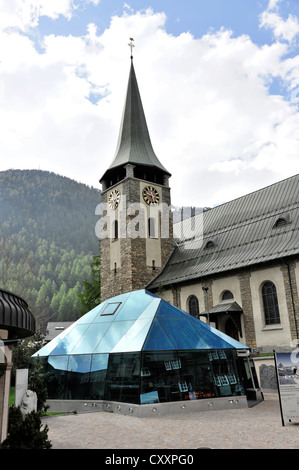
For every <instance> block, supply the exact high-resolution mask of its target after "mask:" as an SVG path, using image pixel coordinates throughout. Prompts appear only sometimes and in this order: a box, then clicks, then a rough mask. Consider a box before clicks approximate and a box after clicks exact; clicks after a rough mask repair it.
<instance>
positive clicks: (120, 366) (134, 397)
mask: <svg viewBox="0 0 299 470" xmlns="http://www.w3.org/2000/svg"><path fill="white" fill-rule="evenodd" d="M139 375H140V353H139V352H138V353H126V354H111V355H110V358H109V366H108V371H107V380H106V394H105V395H106V400H112V401H121V402H125V403H139Z"/></svg>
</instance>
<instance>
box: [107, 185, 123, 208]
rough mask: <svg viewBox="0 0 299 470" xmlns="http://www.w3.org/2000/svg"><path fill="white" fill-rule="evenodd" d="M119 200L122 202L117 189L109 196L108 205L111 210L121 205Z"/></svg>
mask: <svg viewBox="0 0 299 470" xmlns="http://www.w3.org/2000/svg"><path fill="white" fill-rule="evenodd" d="M119 200H120V192H119V191H117V189H114V190H113V191H111V193H110V194H109V198H108V204H109V206H110V207H111V209H116V208H117V206H118V204H119Z"/></svg>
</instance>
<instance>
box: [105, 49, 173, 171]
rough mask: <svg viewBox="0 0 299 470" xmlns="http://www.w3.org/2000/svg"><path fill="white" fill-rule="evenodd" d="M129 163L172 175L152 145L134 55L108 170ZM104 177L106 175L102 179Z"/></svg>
mask: <svg viewBox="0 0 299 470" xmlns="http://www.w3.org/2000/svg"><path fill="white" fill-rule="evenodd" d="M128 163H131V164H133V165H145V166H151V167H154V168H157V169H159V170H162V171H163V172H164V173H166V174H167V175H170V173H169V172H168V171H167V170H166V169H165V168H164V166H163V165H162V164H161V162H160V161H159V159H158V157H157V156H156V154H155V152H154V150H153V147H152V143H151V139H150V135H149V131H148V127H147V123H146V119H145V114H144V110H143V106H142V101H141V97H140V93H139V88H138V83H137V79H136V75H135V70H134V65H133V60H132V57H131V68H130V75H129V81H128V88H127V95H126V100H125V106H124V110H123V115H122V120H121V125H120V131H119V137H118V143H117V148H116V152H115V156H114V159H113V161H112V163H111V165H110V167H109V168H108V170H107V171H109V170H112V169H114V168H117V167H120V166H124V165H126V164H128ZM104 178H105V175H104V176H103V177H102V179H104Z"/></svg>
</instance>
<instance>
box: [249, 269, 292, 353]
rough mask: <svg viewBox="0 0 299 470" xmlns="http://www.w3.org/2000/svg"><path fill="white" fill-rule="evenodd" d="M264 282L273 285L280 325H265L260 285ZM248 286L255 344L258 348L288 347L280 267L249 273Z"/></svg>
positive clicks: (286, 317)
mask: <svg viewBox="0 0 299 470" xmlns="http://www.w3.org/2000/svg"><path fill="white" fill-rule="evenodd" d="M265 281H271V282H273V283H274V284H275V287H276V291H277V300H278V307H279V314H280V321H281V323H280V324H277V325H266V324H265V317H264V310H263V301H262V292H261V291H262V285H263V283H264V282H265ZM250 286H251V292H252V304H253V312H254V324H255V331H256V343H257V346H258V347H267V346H271V347H273V348H274V349H275V346H290V343H291V336H290V322H289V315H288V308H287V300H286V292H285V288H284V281H283V275H282V272H281V269H280V266H276V267H272V268H269V269H263V270H257V271H255V272H252V273H251V278H250Z"/></svg>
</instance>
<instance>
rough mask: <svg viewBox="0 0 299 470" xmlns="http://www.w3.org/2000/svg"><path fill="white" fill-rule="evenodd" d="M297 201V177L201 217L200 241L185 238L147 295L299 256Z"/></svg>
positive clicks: (219, 207)
mask: <svg viewBox="0 0 299 470" xmlns="http://www.w3.org/2000/svg"><path fill="white" fill-rule="evenodd" d="M298 196H299V175H296V176H293V177H291V178H288V179H286V180H283V181H280V182H278V183H276V184H273V185H271V186H268V187H266V188H263V189H261V190H259V191H256V192H253V193H250V194H248V195H246V196H243V197H240V198H238V199H235V200H233V201H231V202H228V203H226V204H222V205H220V206H218V207H215V208H213V209H210V210H208V211H205V212H203V214H202V217H203V221H202V226H203V234H202V237H201V236H196V237H195V238H194V239H190V238H192V237H191V235H190V236H185V239H189V240H188V241H184V240H183V241H181V242H179V243H178V246H176V247H175V249H174V252H173V254H172V256H171V257H170V259H169V261H168V263H167V264H166V266H165V268H164V269H163V271H162V273H161V274H160V275H159V276H157V277H156V278H155V279H154V280H153V281H152V282H151V283H150V284H149V286H148V289H154V288H158V287H159V286H165V285H170V284H175V283H180V282H184V281H190V280H194V279H196V278H200V277H203V276H209V275H213V274H216V273H221V272H225V271H230V270H233V269H240V268H244V267H248V266H251V265H255V264H258V263H264V262H268V261H272V260H277V259H279V258H284V257H287V256H293V255H298V253H299V210H298V209H299V197H298ZM278 219H284V220H285V221H286V223H285V224H281V225H280V224H279V225H278V226H277V227H275V223H276V222H277V220H278ZM208 242H213V243H214V246H212V247H209V248H207V247H206V245H207V243H208Z"/></svg>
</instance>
